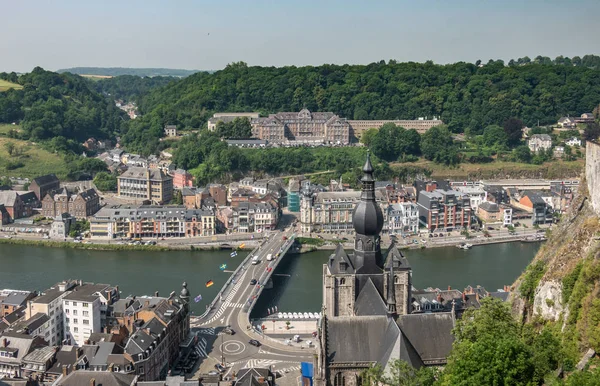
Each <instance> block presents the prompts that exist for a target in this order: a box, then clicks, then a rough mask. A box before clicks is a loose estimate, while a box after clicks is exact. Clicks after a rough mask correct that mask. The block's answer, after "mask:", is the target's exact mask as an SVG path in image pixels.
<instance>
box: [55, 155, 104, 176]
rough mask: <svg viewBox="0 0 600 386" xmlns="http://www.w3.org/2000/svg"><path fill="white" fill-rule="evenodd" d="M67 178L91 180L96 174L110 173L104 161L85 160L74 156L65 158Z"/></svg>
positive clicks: (95, 159) (96, 159)
mask: <svg viewBox="0 0 600 386" xmlns="http://www.w3.org/2000/svg"><path fill="white" fill-rule="evenodd" d="M65 160H66V164H67V177H69V178H70V179H72V180H80V179H91V178H93V177H94V176H95V175H96V173H99V172H106V171H108V169H107V167H106V164H105V163H104V161H102V160H100V159H98V158H83V157H79V156H77V155H74V154H70V155H67V156H65Z"/></svg>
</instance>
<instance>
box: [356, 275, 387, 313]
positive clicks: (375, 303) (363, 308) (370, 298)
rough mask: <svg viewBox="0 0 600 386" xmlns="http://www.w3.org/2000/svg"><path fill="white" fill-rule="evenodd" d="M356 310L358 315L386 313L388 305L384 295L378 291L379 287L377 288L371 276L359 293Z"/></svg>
mask: <svg viewBox="0 0 600 386" xmlns="http://www.w3.org/2000/svg"><path fill="white" fill-rule="evenodd" d="M354 312H355V314H356V315H357V316H376V315H385V314H386V312H387V306H386V304H385V302H384V301H383V297H382V296H381V294H380V293H379V291H377V288H375V284H373V281H372V280H371V278H369V279H368V280H367V283H366V284H365V286H364V287H363V289H362V291H360V293H359V294H358V297H357V298H356V302H355V303H354Z"/></svg>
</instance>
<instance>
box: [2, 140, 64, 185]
mask: <svg viewBox="0 0 600 386" xmlns="http://www.w3.org/2000/svg"><path fill="white" fill-rule="evenodd" d="M8 142H12V143H13V144H14V145H15V147H16V148H18V149H22V154H20V155H19V156H14V155H13V156H10V155H9V154H8V150H7V149H6V143H8ZM48 173H55V174H56V176H57V177H58V178H61V179H62V178H65V177H66V174H67V168H66V165H65V161H64V159H63V157H62V156H60V155H58V154H53V153H50V152H48V151H46V150H44V149H41V148H40V147H39V146H37V145H35V144H33V143H31V142H27V141H21V140H18V139H11V138H5V137H0V176H9V177H29V178H33V177H38V176H40V175H43V174H48Z"/></svg>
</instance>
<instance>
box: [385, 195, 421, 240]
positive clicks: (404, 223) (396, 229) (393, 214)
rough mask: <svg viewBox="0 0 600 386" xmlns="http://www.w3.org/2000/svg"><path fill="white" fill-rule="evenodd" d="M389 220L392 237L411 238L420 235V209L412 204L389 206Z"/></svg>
mask: <svg viewBox="0 0 600 386" xmlns="http://www.w3.org/2000/svg"><path fill="white" fill-rule="evenodd" d="M387 220H388V227H387V228H388V232H389V233H390V234H391V235H401V236H410V235H416V234H417V233H419V207H418V206H417V205H416V204H414V203H412V202H403V203H399V204H391V205H389V206H388V213H387Z"/></svg>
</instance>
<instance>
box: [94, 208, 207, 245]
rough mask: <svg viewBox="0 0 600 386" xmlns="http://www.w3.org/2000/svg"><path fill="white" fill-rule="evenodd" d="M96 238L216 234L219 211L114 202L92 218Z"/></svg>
mask: <svg viewBox="0 0 600 386" xmlns="http://www.w3.org/2000/svg"><path fill="white" fill-rule="evenodd" d="M90 232H91V235H92V238H108V239H112V238H119V237H124V238H129V237H132V238H138V237H146V238H159V237H195V236H212V235H214V234H215V233H216V221H215V214H214V212H212V211H210V210H202V209H187V208H186V207H185V206H182V205H174V206H150V205H147V206H146V205H143V206H139V207H131V206H120V205H117V206H112V207H105V208H102V209H101V210H100V211H99V212H98V213H97V214H96V215H95V216H94V217H93V218H92V219H91V220H90Z"/></svg>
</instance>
